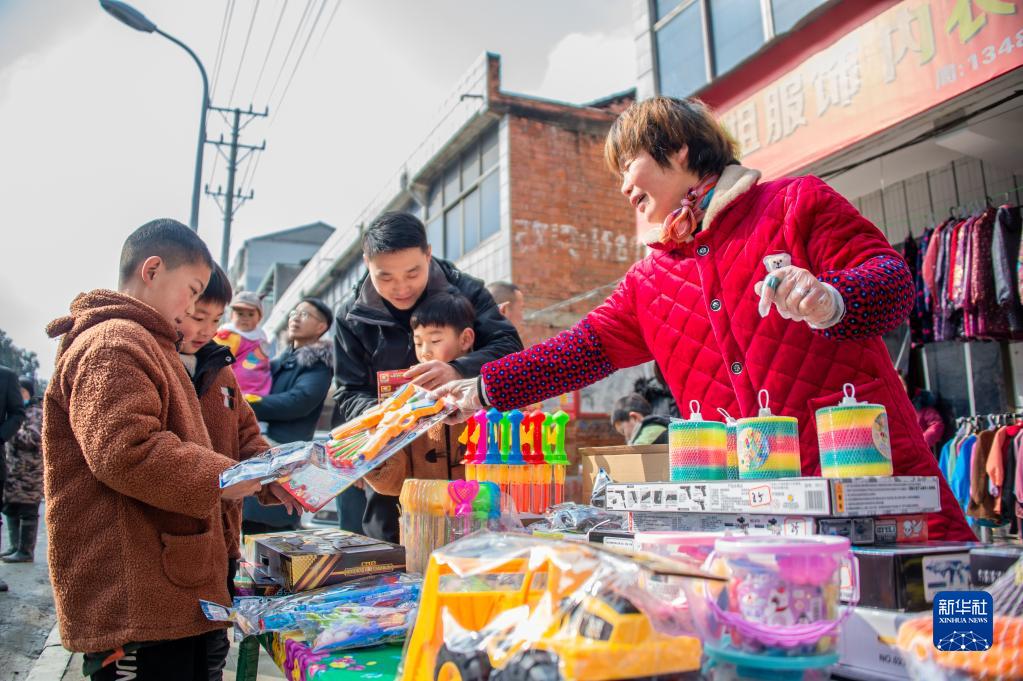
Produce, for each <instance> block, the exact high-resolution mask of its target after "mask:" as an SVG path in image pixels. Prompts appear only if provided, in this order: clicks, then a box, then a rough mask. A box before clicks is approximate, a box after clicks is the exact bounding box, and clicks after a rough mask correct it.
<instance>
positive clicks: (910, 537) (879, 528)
mask: <svg viewBox="0 0 1023 681" xmlns="http://www.w3.org/2000/svg"><path fill="white" fill-rule="evenodd" d="M874 540H875V541H876V542H877V543H878V544H915V543H919V542H925V541H927V516H925V515H893V516H881V517H878V518H875V519H874Z"/></svg>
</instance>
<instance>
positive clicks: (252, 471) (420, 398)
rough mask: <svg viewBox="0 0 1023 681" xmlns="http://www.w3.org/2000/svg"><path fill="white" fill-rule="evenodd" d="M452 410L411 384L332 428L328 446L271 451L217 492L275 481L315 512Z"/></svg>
mask: <svg viewBox="0 0 1023 681" xmlns="http://www.w3.org/2000/svg"><path fill="white" fill-rule="evenodd" d="M454 410H455V407H454V406H453V405H450V404H448V403H447V402H446V401H445V400H444V399H443V398H441V399H433V398H431V397H430V395H429V393H427V391H425V390H423V389H422V388H418V387H416V386H414V385H412V384H411V383H410V384H407V385H405V386H402V388H401V389H400V390H398V391H397V392H395V393H394V394H393V395H392V396H391V397H389V398H388V399H387V400H386V401H384V402H382V403H381V404H379V405H377V406H376V407H374V408H372V409H370V410H369V411H367V412H365V413H364V414H362V415H361V416H359V417H357V418H355V419H353V420H351V421H349V422H348V423H345V424H343V425H341V426H339V427H337V428H335V429H334V430H333V431H332V432H331V438H332V439H331V440H330V441H329V442H328V443H327V444H326V446H324V445H321V444H319V443H316V442H294V443H291V444H288V445H282V446H280V447H274V448H273V449H271V450H269V451H268V452H266V453H265V454H261V455H260V456H257V457H253V458H251V459H248V460H246V461H242V462H240V463H238V464H235V465H234V466H232V467H231V468H229V469H228V470H226V471H224V473H222V474H221V476H220V486H221V487H227V486H228V485H231V484H234V483H237V482H241V481H243V480H261V481H263V482H264V483H266V482H273V481H277V482H279V483H280V484H281V486H282V487H284V489H286V490H287V491H288V492H289V493H290V494H291V495H292V496H293V497H295V499H297V500H298V502H299V503H300V504H302V506H303V508H305V509H306V510H307V511H310V512H316V511H318V510H320V509H321V508H323V507H324V506H326V505H327V503H329V502H330V501H332V500H333V499H334V498H335V497H336V496H337V495H339V494H341V492H343V491H344V490H346V489H348V487H350V486H351V485H352V484H354V483H355V482H356V481H357V480H359V479H360V478H362V477H363V476H364V475H366V473H368V472H370V471H371V470H373V469H374V468H376V467H377V466H379V465H380V464H382V463H383V462H384V461H386V460H387V459H389V458H391V457H392V456H393V455H394V454H395V453H397V452H398V451H399V450H400V449H401V448H402V447H405V446H406V445H408V444H410V443H411V442H412V441H413V440H415V439H416V438H418V437H419V436H420V435H422V434H423V433H425V432H426V431H428V430H429V429H430V428H431V427H433V426H434V425H436V424H437V423H440V422H441V421H443V420H444V419H445V418H446V417H447V416H448V415H450V414H451V413H452V412H454Z"/></svg>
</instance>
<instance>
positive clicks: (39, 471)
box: [0, 378, 43, 563]
mask: <svg viewBox="0 0 1023 681" xmlns="http://www.w3.org/2000/svg"><path fill="white" fill-rule="evenodd" d="M19 383H20V385H21V396H22V398H23V400H24V404H25V420H24V421H23V422H22V424H21V428H19V429H18V432H17V433H15V434H14V437H12V438H11V439H10V440H9V441H8V442H7V480H6V481H5V482H4V504H3V512H4V518H5V519H6V520H7V536H8V537H10V546H9V547H8V549H7V551H5V552H4V553H0V556H2V557H3V561H4V562H5V563H31V562H32V561H33V560H35V551H36V531H37V530H38V528H39V504H40V503H41V502H42V500H43V453H42V451H41V450H40V444H41V443H42V428H43V407H42V405H41V404H39V400H37V399H35V381H33V380H32V379H31V378H23V379H21V381H20V382H19Z"/></svg>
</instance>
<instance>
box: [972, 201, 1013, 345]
mask: <svg viewBox="0 0 1023 681" xmlns="http://www.w3.org/2000/svg"><path fill="white" fill-rule="evenodd" d="M994 224H995V211H994V210H993V209H988V210H986V211H984V213H983V214H981V216H980V217H978V218H977V219H976V220H975V221H974V223H973V229H972V230H971V231H970V307H971V312H972V316H973V337H975V338H982V339H988V340H1001V339H1007V338H1008V337H1009V325H1008V324H1007V323H1006V321H1005V314H1004V312H1003V311H1002V308H1001V306H1000V305H999V304H998V296H997V294H996V292H995V272H994V261H993V257H992V248H991V242H992V236H993V234H994Z"/></svg>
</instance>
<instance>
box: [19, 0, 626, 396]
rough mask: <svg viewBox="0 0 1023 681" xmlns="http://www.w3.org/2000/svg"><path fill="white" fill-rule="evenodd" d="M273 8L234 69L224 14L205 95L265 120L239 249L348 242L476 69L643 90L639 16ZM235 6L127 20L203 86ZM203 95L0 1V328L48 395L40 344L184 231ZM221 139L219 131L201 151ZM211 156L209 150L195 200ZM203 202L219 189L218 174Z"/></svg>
mask: <svg viewBox="0 0 1023 681" xmlns="http://www.w3.org/2000/svg"><path fill="white" fill-rule="evenodd" d="M324 1H325V2H326V5H325V8H324V10H323V12H322V14H321V16H320V21H319V23H318V25H317V26H316V29H315V32H314V33H313V34H312V37H311V39H310V40H309V43H308V47H307V48H306V51H305V55H304V57H303V60H302V63H301V65H300V66H299V69H298V71H297V72H296V76H295V77H294V80H293V82H292V83H291V86H290V89H289V90H288V91H287V94H286V96H285V97H284V100H283V106H278V102H279V100H280V99H281V96H282V93H283V91H284V89H285V85H286V83H287V81H288V79H289V77H290V74H291V72H292V69H293V65H294V63H295V60H296V58H297V57H298V54H299V52H300V51H301V49H302V46H303V44H305V35H306V31H303V32H302V33H300V34H299V37H298V40H297V42H296V44H295V47H294V49H293V51H292V54H291V58H290V60H289V61H288V62H287V64H286V65H285V68H284V70H283V75H282V76H281V77H280V80H279V82H278V86H277V90H276V92H274V93H273V97H272V99H270V100H269V102H268V101H267V98H268V96H269V95H270V94H271V90H272V87H273V85H274V81H275V80H277V79H278V73H279V72H281V68H282V61H283V59H284V56H285V53H286V51H287V48H288V45H289V44H290V43H291V41H292V37H293V36H294V35H295V31H296V27H297V25H298V24H299V19H300V17H301V16H302V14H303V10H304V9H305V8H306V6H307V4H308V5H311V11H310V15H309V16H310V17H312V16H315V14H316V13H317V12H318V11H319V8H320V5H321V2H324ZM284 2H285V0H260V1H259V2H258V10H257V11H256V13H255V21H254V23H252V26H253V28H252V34H251V38H250V40H249V45H248V50H247V52H246V56H245V60H244V62H242V61H241V55H242V50H243V45H244V43H245V36H246V34H247V32H248V28H249V25H250V22H251V21H252V17H253V8H254V7H255V6H256V5H257V2H256V0H234V3H233V4H234V11H233V14H232V19H231V25H230V31H229V33H228V37H227V41H226V48H225V50H224V56H223V60H222V65H221V68H220V73H219V76H218V78H217V85H216V89H215V90H214V94H213V101H214V104H216V105H218V106H227V105H228V104H230V105H239V106H247V105H248V104H249V103H250V101H251V102H252V104H253V105H254V106H255V108H257V109H261V108H262V107H263V106H265V105H267V104H269V106H270V107H271V118H270V120H267V119H260V120H256V121H255V122H253V123H252V124H251V125H250V126H249V127H248V128H247V129H246V131H245V138H244V139H243V141H246V142H249V143H257V144H258V143H259V141H261V140H262V139H263V138H264V137H265V139H266V140H267V151H266V152H264V158H263V159H262V160H261V161H260V162H259V165H258V169H257V171H256V173H255V176H254V178H253V180H254V181H253V182H252V183H251V186H252V188H253V189H255V192H256V199H255V200H254V201H251V202H249V203H248V204H246V205H245V206H244V207H243V208H242V209H241V210H240V211H239V212H238V214H237V215H236V220H235V223H234V230H233V238H232V242H233V246H234V247H235V248H237V247H238V246H239V245H240V244H241V243H242V241H244V240H245V239H247V238H250V237H253V236H258V235H260V234H264V233H267V232H271V231H275V230H278V229H284V228H288V227H292V226H296V225H300V224H305V223H307V222H313V221H315V220H323V221H325V222H328V223H330V224H332V225H334V226H341V225H346V224H349V223H350V222H351V221H352V220H353V219H354V218H355V217H356V216H357V215H358V214H359V212H360V211H361V210H362V209H363V208H364V207H365V206H366V204H367V203H369V201H370V200H371V199H372V198H373V197H374V196H376V194H377V193H378V192H379V191H380V189H381V188H382V187H383V185H384V183H385V182H386V181H387V179H388V178H389V177H390V176H391V175H392V174H393V173H394V172H395V171H396V170H397V168H398V167H400V165H401V163H402V162H403V161H404V160H405V158H406V157H407V156H408V155H409V154H410V153H411V152H412V151H413V150H414V149H415V147H416V146H417V145H418V144H419V142H420V141H422V139H423V137H424V136H425V134H426V132H427V131H428V130H429V129H430V128H431V127H432V124H433V122H434V120H435V118H436V114H437V111H438V107H439V106H440V103H441V101H442V100H443V99H444V97H445V96H446V95H447V94H448V93H449V91H450V90H451V89H452V88H453V87H454V86H455V84H456V82H457V80H458V79H459V77H460V76H461V75H462V74H463V73H464V72H465V71H467V70H468V68H469V67H470V66H471V64H472V63H473V61H474V60H475V59H476V58H477V57H478V56H479V55H480V53H482V52H483V51H484V50H489V51H492V52H497V53H499V54H500V55H501V56H502V83H503V87H504V89H505V90H510V91H514V92H521V93H525V94H533V95H540V96H544V97H549V98H553V99H560V100H565V101H575V102H581V101H585V100H588V99H594V98H597V97H600V96H603V95H606V94H611V93H613V92H617V91H620V90H624V89H626V88H628V87H631V86H632V85H633V84H634V80H635V72H636V68H635V53H634V46H633V41H632V39H631V26H632V16H631V4H632V3H631V0H503V1H498V0H461V1H456V0H342V3H341V5H340V8H339V9H338V11H337V13H336V15H335V17H334V19H333V22H332V23H330V25H329V30H328V25H327V24H328V18H329V17H330V14H331V12H332V11H333V9H334V6H335V4H336V2H337V0H290V2H287V6H286V7H284ZM227 3H228V0H173V1H171V0H163V1H160V0H134V2H133V3H132V4H133V5H134V6H135V7H136V8H138V9H139V10H141V11H142V12H143V13H144V14H146V15H147V16H148V17H149V18H150V19H151V20H153V21H154V22H155V23H156V24H157V25H158V26H160V28H161V29H163V30H165V31H167V32H168V33H170V34H172V35H174V36H176V37H177V38H179V39H181V40H182V41H183V42H185V43H186V44H188V45H189V46H190V47H192V49H193V50H195V51H196V53H197V54H198V55H199V57H200V58H201V59H202V60H203V62H204V63H205V64H206V68H207V70H208V71H209V73H210V78H211V81H212V79H213V74H214V67H215V63H216V57H217V52H218V49H217V48H218V44H219V42H220V35H221V27H222V25H223V19H224V16H225V8H226V7H227ZM282 7H284V12H283V14H282ZM278 17H282V19H281V24H280V29H279V32H278V35H277V39H276V41H275V42H274V44H273V48H272V50H271V51H270V52H269V55H270V56H269V62H268V64H267V67H266V71H265V74H264V76H263V80H262V82H260V83H259V88H258V89H256V85H257V78H258V76H259V72H260V69H261V67H262V65H263V62H264V59H265V58H266V55H267V49H268V46H269V45H270V38H271V35H272V34H273V31H274V27H275V26H276V24H277V21H278ZM309 25H311V22H310V21H307V24H306V26H309ZM325 31H326V33H325ZM324 34H325V37H324V38H323V39H322V43H321V36H323V35H324ZM236 79H237V83H235V81H236ZM211 85H212V83H211ZM199 87H200V86H199V76H198V72H197V70H196V68H195V66H194V65H193V64H192V62H191V60H190V59H189V58H188V56H187V55H186V54H185V53H184V52H183V51H181V50H180V49H179V48H178V47H176V46H174V45H172V44H171V43H169V42H168V41H166V40H165V39H163V38H161V37H159V36H157V35H148V34H143V33H139V32H136V31H133V30H131V29H129V28H128V27H126V26H123V25H122V24H120V23H118V22H117V21H116V20H114V19H113V18H112V17H110V16H108V15H107V14H106V13H105V12H103V11H102V10H101V9H100V7H99V4H98V2H96V1H95V0H0V121H2V122H3V123H2V125H0V230H2V234H3V237H2V243H3V249H2V251H0V252H2V254H3V257H2V263H0V328H2V329H4V330H5V331H6V332H7V333H8V334H9V335H11V336H12V337H13V339H14V342H15V343H17V344H18V345H20V346H22V347H25V348H28V349H30V350H35V351H36V352H37V353H39V356H40V364H41V370H40V371H41V374H42V375H43V376H49V375H50V373H51V371H52V365H53V357H54V349H55V343H54V342H52V341H49V340H48V339H47V338H46V336H45V333H44V332H43V327H44V326H45V325H46V323H47V322H48V321H49V320H51V319H53V318H54V317H57V316H59V315H61V314H63V313H64V312H66V310H67V306H68V303H70V301H71V299H72V298H73V297H74V295H75V294H77V293H78V292H80V291H86V290H90V289H93V288H101V287H107V288H113V287H114V286H115V285H116V265H117V259H118V255H119V252H120V247H121V242H122V241H123V239H124V237H125V236H126V235H127V234H128V233H129V232H130V231H131V230H132V229H134V228H135V227H137V226H139V225H140V224H142V223H144V222H146V221H147V220H150V219H152V218H155V217H174V218H177V219H180V220H181V221H182V222H187V220H188V210H189V205H190V198H191V178H192V171H193V168H194V165H193V164H194V159H195V141H196V135H197V130H198V127H197V126H198V117H199V116H198V114H199V104H200V90H199ZM232 88H233V89H234V92H235V96H234V99H233V100H231V101H228V96H229V94H230V93H231V90H232ZM278 111H279V115H276V114H278ZM224 130H225V127H224V126H223V124H222V122H221V121H220V119H219V116H217V115H216V114H211V116H210V119H209V134H210V136H211V137H217V136H218V135H219V134H220V132H222V131H224ZM214 156H215V151H214V149H213V148H212V147H207V150H206V163H205V168H204V173H203V182H204V183H205V182H206V181H207V180H209V179H210V177H211V172H212V171H213V158H214ZM210 184H211V185H213V186H215V185H217V184H226V176H225V173H224V164H223V163H222V162H218V163H217V167H216V174H215V175H213V179H212V181H211V182H210ZM248 188H249V187H245V189H246V190H247V189H248ZM199 233H200V235H201V236H202V237H203V238H204V239H205V240H206V242H207V243H208V244H209V246H210V250H211V251H212V252H213V253H214V255H215V256H217V255H219V253H220V233H221V216H220V211H219V209H218V208H217V206H216V205H215V204H214V203H213V202H212V200H210V199H208V198H205V197H204V198H203V201H202V204H201V212H200V226H199Z"/></svg>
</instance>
